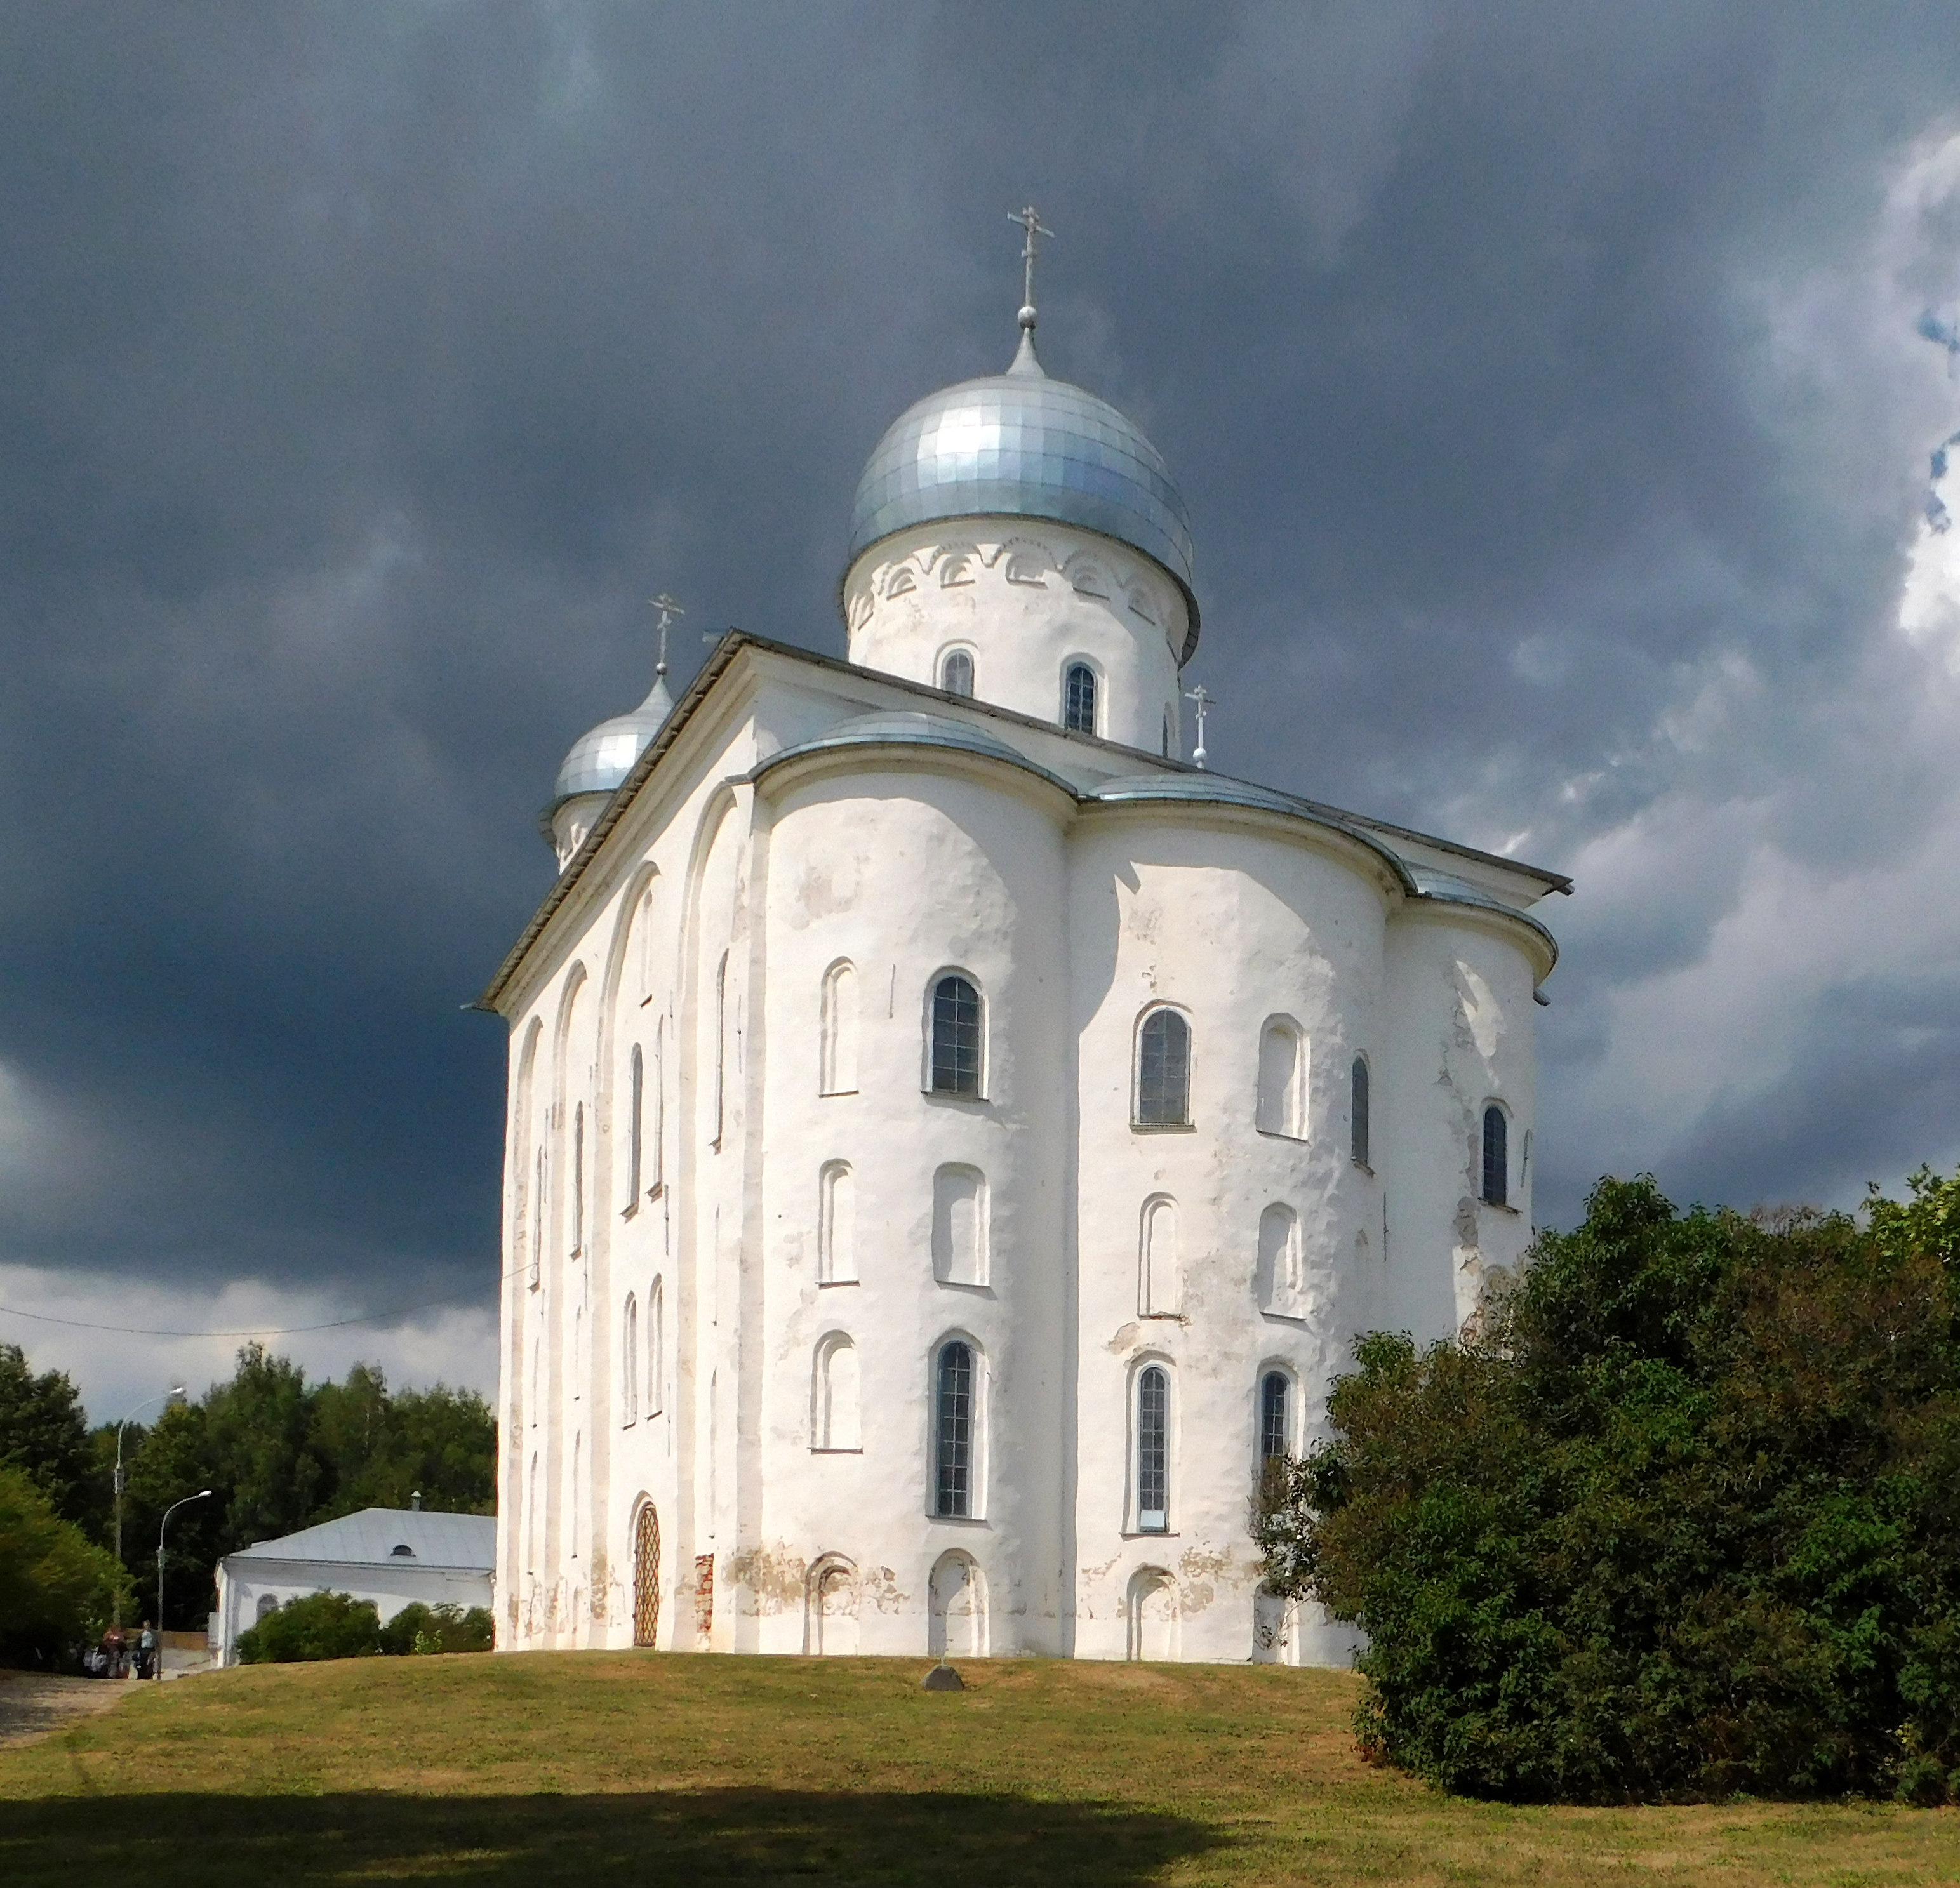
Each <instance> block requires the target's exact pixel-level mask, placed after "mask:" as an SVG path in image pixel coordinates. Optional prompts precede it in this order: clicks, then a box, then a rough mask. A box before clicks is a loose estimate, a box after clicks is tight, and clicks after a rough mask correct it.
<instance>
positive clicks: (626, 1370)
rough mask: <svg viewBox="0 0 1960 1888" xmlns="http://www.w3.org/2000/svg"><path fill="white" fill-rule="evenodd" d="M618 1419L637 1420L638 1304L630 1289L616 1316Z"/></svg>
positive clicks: (629, 1422) (638, 1391)
mask: <svg viewBox="0 0 1960 1888" xmlns="http://www.w3.org/2000/svg"><path fill="white" fill-rule="evenodd" d="M619 1362H620V1370H619V1420H620V1421H621V1422H623V1423H625V1425H626V1426H627V1427H628V1428H629V1429H630V1428H631V1427H632V1426H633V1425H634V1424H635V1422H638V1421H639V1419H640V1303H639V1300H638V1298H635V1297H634V1295H633V1294H632V1292H628V1293H627V1294H626V1308H625V1311H624V1312H623V1313H622V1314H621V1316H620V1319H619Z"/></svg>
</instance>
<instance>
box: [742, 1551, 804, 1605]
mask: <svg viewBox="0 0 1960 1888" xmlns="http://www.w3.org/2000/svg"><path fill="white" fill-rule="evenodd" d="M809 1579H810V1565H809V1562H807V1561H806V1560H805V1559H803V1556H801V1555H800V1554H794V1553H791V1552H790V1551H789V1550H788V1549H787V1548H785V1549H782V1550H781V1552H777V1551H775V1550H773V1549H770V1548H768V1547H749V1548H746V1549H744V1550H743V1552H742V1553H738V1554H736V1555H735V1556H733V1557H732V1558H731V1559H730V1561H729V1562H728V1581H729V1584H730V1585H731V1586H738V1587H746V1588H747V1589H748V1590H749V1592H751V1593H752V1594H754V1595H755V1597H756V1611H757V1612H759V1613H781V1612H784V1611H785V1610H794V1609H799V1608H800V1607H801V1606H802V1605H803V1592H804V1589H805V1588H806V1587H807V1584H808V1583H809Z"/></svg>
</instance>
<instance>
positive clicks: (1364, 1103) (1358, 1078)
mask: <svg viewBox="0 0 1960 1888" xmlns="http://www.w3.org/2000/svg"><path fill="white" fill-rule="evenodd" d="M1351 1123H1352V1125H1351V1130H1350V1132H1351V1135H1352V1136H1353V1146H1354V1165H1356V1166H1357V1167H1365V1166H1367V1165H1368V1064H1367V1060H1366V1059H1365V1058H1364V1057H1360V1056H1357V1057H1355V1058H1354V1096H1353V1100H1352V1103H1351Z"/></svg>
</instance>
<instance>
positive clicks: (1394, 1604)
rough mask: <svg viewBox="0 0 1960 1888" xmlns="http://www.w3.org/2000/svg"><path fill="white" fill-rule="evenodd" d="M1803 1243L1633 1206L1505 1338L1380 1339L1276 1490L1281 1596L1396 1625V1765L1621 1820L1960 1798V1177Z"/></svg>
mask: <svg viewBox="0 0 1960 1888" xmlns="http://www.w3.org/2000/svg"><path fill="white" fill-rule="evenodd" d="M1957 1259H1960V1183H1955V1182H1942V1181H1936V1180H1934V1179H1933V1178H1931V1177H1930V1176H1929V1175H1926V1174H1921V1175H1920V1176H1919V1177H1917V1178H1916V1179H1915V1181H1914V1198H1913V1200H1911V1201H1910V1202H1907V1203H1897V1202H1892V1201H1885V1200H1878V1201H1874V1202H1873V1206H1872V1209H1871V1222H1870V1225H1869V1228H1861V1227H1860V1225H1858V1223H1857V1222H1856V1221H1854V1220H1853V1219H1849V1218H1847V1217H1845V1216H1840V1215H1821V1214H1814V1213H1811V1214H1797V1215H1793V1216H1786V1217H1784V1218H1783V1219H1780V1220H1770V1219H1764V1218H1761V1217H1758V1218H1755V1219H1748V1218H1744V1217H1742V1216H1739V1215H1738V1214H1735V1213H1709V1212H1704V1211H1702V1210H1701V1209H1696V1210H1695V1211H1694V1212H1692V1213H1688V1214H1686V1215H1677V1214H1676V1213H1675V1210H1674V1209H1673V1208H1672V1206H1670V1205H1669V1203H1668V1202H1667V1201H1666V1200H1665V1199H1663V1197H1661V1195H1660V1194H1659V1190H1657V1189H1656V1187H1655V1186H1654V1184H1653V1181H1651V1180H1650V1179H1647V1178H1642V1179H1639V1180H1636V1181H1630V1182H1622V1181H1602V1182H1601V1184H1599V1187H1597V1188H1596V1190H1595V1191H1594V1193H1593V1196H1592V1198H1591V1200H1589V1202H1588V1210H1587V1216H1586V1221H1585V1223H1584V1224H1583V1225H1581V1226H1580V1227H1579V1228H1577V1231H1575V1232H1571V1233H1569V1234H1564V1235H1555V1234H1548V1235H1544V1236H1543V1237H1542V1238H1540V1239H1539V1241H1538V1244H1537V1245H1536V1247H1535V1250H1534V1252H1533V1254H1532V1263H1530V1265H1529V1267H1528V1268H1527V1269H1526V1270H1525V1272H1524V1273H1523V1276H1521V1277H1520V1278H1519V1279H1516V1280H1515V1281H1513V1282H1510V1283H1509V1284H1508V1285H1507V1286H1503V1287H1501V1288H1500V1289H1496V1290H1494V1291H1493V1292H1491V1294H1489V1295H1488V1296H1487V1299H1486V1302H1485V1305H1484V1309H1483V1313H1482V1316H1481V1319H1480V1321H1479V1323H1478V1328H1477V1330H1475V1332H1474V1333H1473V1334H1472V1335H1470V1336H1468V1337H1466V1338H1465V1340H1463V1341H1462V1342H1461V1343H1446V1344H1438V1345H1436V1346H1432V1347H1431V1348H1430V1349H1428V1350H1427V1351H1424V1352H1418V1350H1417V1349H1416V1347H1415V1346H1414V1344H1413V1343H1411V1342H1410V1341H1409V1340H1408V1338H1407V1337H1392V1336H1384V1335H1379V1334H1378V1335H1376V1336H1373V1337H1368V1338H1366V1339H1364V1340H1362V1342H1361V1343H1360V1345H1359V1346H1357V1361H1358V1364H1359V1368H1358V1370H1357V1372H1356V1373H1355V1374H1354V1375H1351V1376H1348V1377H1346V1378H1343V1379H1341V1381H1340V1382H1339V1383H1338V1384H1337V1386H1336V1387H1335V1390H1334V1391H1333V1394H1332V1398H1331V1400H1330V1403H1329V1408H1328V1414H1329V1420H1330V1426H1331V1428H1332V1432H1333V1439H1332V1441H1330V1442H1329V1443H1328V1444H1327V1445H1325V1446H1323V1447H1322V1448H1319V1449H1318V1450H1316V1451H1315V1452H1314V1453H1313V1454H1312V1455H1311V1456H1310V1457H1308V1458H1307V1459H1306V1460H1304V1461H1300V1462H1297V1463H1293V1464H1289V1465H1288V1466H1287V1468H1286V1469H1285V1470H1284V1472H1283V1473H1281V1474H1280V1475H1279V1476H1278V1477H1276V1478H1275V1479H1274V1480H1273V1481H1272V1482H1271V1483H1270V1484H1269V1487H1268V1492H1267V1495H1266V1496H1265V1499H1264V1501H1263V1503H1262V1511H1261V1514H1260V1515H1259V1518H1258V1527H1259V1533H1260V1537H1261V1543H1262V1547H1263V1549H1264V1550H1265V1556H1266V1566H1267V1578H1268V1584H1269V1586H1270V1587H1271V1589H1272V1590H1273V1591H1278V1592H1281V1593H1286V1594H1293V1595H1295V1596H1299V1597H1308V1596H1310V1597H1314V1598H1317V1599H1319V1600H1321V1601H1322V1603H1323V1604H1325V1605H1326V1607H1328V1609H1329V1610H1330V1611H1331V1612H1332V1613H1333V1615H1334V1616H1335V1617H1336V1618H1338V1619H1343V1620H1346V1621H1349V1622H1351V1623H1354V1624H1356V1625H1357V1626H1360V1627H1361V1628H1363V1629H1364V1630H1365V1631H1366V1632H1367V1635H1368V1649H1367V1651H1366V1653H1365V1654H1363V1658H1362V1660H1361V1669H1362V1670H1363V1672H1364V1673H1366V1674H1367V1677H1368V1678H1369V1679H1370V1681H1371V1683H1370V1694H1369V1696H1368V1698H1367V1701H1366V1702H1365V1703H1364V1704H1363V1707H1362V1712H1361V1717H1360V1724H1359V1728H1360V1732H1361V1735H1362V1737H1363V1742H1364V1743H1365V1744H1366V1745H1367V1747H1369V1749H1370V1750H1371V1751H1372V1752H1373V1753H1375V1754H1376V1755H1377V1756H1379V1757H1381V1758H1383V1759H1386V1760H1388V1761H1389V1762H1394V1763H1395V1764H1398V1765H1400V1766H1403V1767H1405V1768H1406V1769H1410V1770H1412V1771H1414V1772H1417V1773H1418V1774H1419V1775H1422V1776H1424V1777H1426V1778H1430V1780H1432V1781H1433V1782H1437V1783H1439V1784H1441V1785H1444V1786H1445V1787H1446V1788H1451V1789H1454V1790H1459V1791H1467V1792H1469V1793H1472V1794H1479V1795H1488V1796H1492V1797H1503V1798H1509V1799H1515V1800H1538V1801H1589V1802H1603V1801H1624V1800H1628V1799H1690V1798H1704V1797H1710V1796H1720V1795H1726V1794H1732V1793H1735V1792H1740V1791H1746V1792H1749V1793H1752V1794H1760V1795H1767V1796H1779V1797H1800V1796H1816V1795H1838V1794H1846V1793H1851V1794H1866V1795H1876V1794H1896V1795H1898V1797H1901V1799H1902V1800H1905V1801H1914V1802H1926V1803H1930V1802H1936V1801H1945V1800H1946V1799H1947V1797H1948V1795H1949V1791H1950V1790H1951V1788H1952V1779H1953V1777H1954V1772H1955V1768H1956V1766H1960V1395H1957V1394H1956V1385H1960V1369H1956V1359H1960V1343H1956V1338H1960V1317H1956V1312H1960V1264H1957V1263H1956V1260H1957Z"/></svg>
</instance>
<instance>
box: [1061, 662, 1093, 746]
mask: <svg viewBox="0 0 1960 1888" xmlns="http://www.w3.org/2000/svg"><path fill="white" fill-rule="evenodd" d="M1061 725H1062V726H1064V727H1065V728H1067V729H1069V730H1070V732H1071V733H1075V734H1093V733H1095V732H1096V671H1095V670H1094V669H1092V668H1090V666H1089V665H1088V663H1086V662H1072V663H1070V664H1069V665H1068V671H1067V672H1066V673H1065V674H1064V675H1063V677H1062V681H1061Z"/></svg>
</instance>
